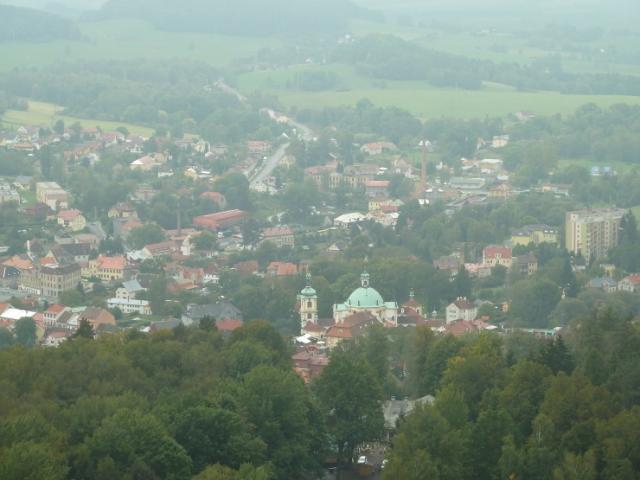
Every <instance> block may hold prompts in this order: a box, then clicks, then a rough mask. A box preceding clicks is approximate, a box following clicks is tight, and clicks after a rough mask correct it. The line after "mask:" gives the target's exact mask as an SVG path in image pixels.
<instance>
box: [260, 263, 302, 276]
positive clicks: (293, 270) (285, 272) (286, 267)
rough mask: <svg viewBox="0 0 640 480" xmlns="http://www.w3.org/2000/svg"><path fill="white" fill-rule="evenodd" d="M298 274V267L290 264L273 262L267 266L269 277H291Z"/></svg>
mask: <svg viewBox="0 0 640 480" xmlns="http://www.w3.org/2000/svg"><path fill="white" fill-rule="evenodd" d="M297 274H298V266H297V265H296V264H295V263H290V262H271V263H270V264H269V265H268V266H267V276H268V277H290V276H292V275H297Z"/></svg>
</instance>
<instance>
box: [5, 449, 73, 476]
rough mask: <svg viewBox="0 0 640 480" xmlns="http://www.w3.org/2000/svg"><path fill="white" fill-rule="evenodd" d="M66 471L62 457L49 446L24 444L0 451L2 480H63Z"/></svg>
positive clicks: (66, 467) (67, 468)
mask: <svg viewBox="0 0 640 480" xmlns="http://www.w3.org/2000/svg"><path fill="white" fill-rule="evenodd" d="M68 470H69V467H68V466H67V464H66V462H65V459H64V456H63V455H62V454H60V453H59V452H57V451H56V450H54V448H53V447H52V446H51V445H47V444H39V443H34V442H24V443H16V444H14V445H11V446H10V447H8V448H6V449H3V450H0V478H2V479H3V480H39V479H44V478H46V479H47V480H64V479H65V478H67V472H68Z"/></svg>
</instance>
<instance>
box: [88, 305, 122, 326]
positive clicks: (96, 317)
mask: <svg viewBox="0 0 640 480" xmlns="http://www.w3.org/2000/svg"><path fill="white" fill-rule="evenodd" d="M82 320H84V321H86V322H89V324H90V325H91V326H92V327H93V329H94V331H96V330H97V329H98V328H100V327H101V326H103V325H111V326H115V325H116V317H114V316H113V314H112V313H111V312H109V311H108V310H105V309H104V308H98V307H89V308H87V309H85V311H84V312H82V313H81V314H80V321H82Z"/></svg>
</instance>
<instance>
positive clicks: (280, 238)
mask: <svg viewBox="0 0 640 480" xmlns="http://www.w3.org/2000/svg"><path fill="white" fill-rule="evenodd" d="M264 242H271V243H273V244H274V245H275V246H276V247H278V248H282V247H290V248H293V246H294V236H293V230H291V228H290V227H288V226H286V225H285V226H282V227H271V228H265V229H264V230H263V231H262V240H260V243H264Z"/></svg>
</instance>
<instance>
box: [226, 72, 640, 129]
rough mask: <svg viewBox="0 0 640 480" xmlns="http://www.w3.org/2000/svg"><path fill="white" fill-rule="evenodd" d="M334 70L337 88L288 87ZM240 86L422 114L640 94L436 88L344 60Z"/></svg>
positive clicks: (326, 103)
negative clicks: (310, 74)
mask: <svg viewBox="0 0 640 480" xmlns="http://www.w3.org/2000/svg"><path fill="white" fill-rule="evenodd" d="M320 70H321V71H327V72H332V73H333V74H335V75H336V76H337V78H338V84H339V87H338V88H337V89H336V90H328V91H320V92H306V91H295V90H292V89H291V88H290V85H291V84H292V83H293V81H294V78H295V77H296V75H298V74H300V73H301V72H303V71H320ZM236 82H237V85H238V88H239V89H240V90H242V91H244V92H246V93H251V92H254V91H262V92H267V93H269V94H272V95H275V96H277V97H278V98H279V99H280V102H281V103H282V104H283V106H285V107H287V108H312V109H317V108H323V107H335V106H345V105H354V104H356V103H357V102H358V101H359V100H361V99H364V98H366V99H368V100H370V101H371V102H373V103H374V104H376V105H379V106H396V107H399V108H402V109H405V110H407V111H409V112H411V113H413V114H414V115H416V116H418V117H420V118H423V119H426V118H434V117H456V118H484V117H496V116H500V117H501V116H506V115H509V114H514V113H517V112H520V111H527V112H532V113H534V114H536V115H555V114H569V113H572V112H573V111H575V109H576V108H578V107H579V106H581V105H584V104H586V103H595V104H597V105H599V106H601V107H607V106H610V105H613V104H616V103H628V104H640V97H630V96H622V95H566V94H561V93H558V92H547V91H542V92H527V91H518V90H516V89H514V88H511V87H508V86H505V85H499V84H486V85H485V86H484V88H482V89H481V90H460V89H455V88H437V87H433V86H431V85H429V84H427V83H425V82H393V81H381V80H373V79H370V78H367V77H365V76H362V75H359V74H358V73H357V72H355V70H354V69H352V68H350V67H347V66H343V65H299V66H294V67H290V68H283V69H278V70H267V71H257V72H251V73H247V74H243V75H240V76H239V77H238V78H237V79H236Z"/></svg>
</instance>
